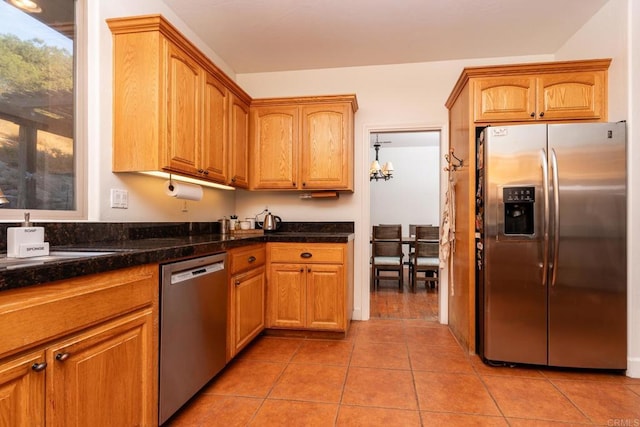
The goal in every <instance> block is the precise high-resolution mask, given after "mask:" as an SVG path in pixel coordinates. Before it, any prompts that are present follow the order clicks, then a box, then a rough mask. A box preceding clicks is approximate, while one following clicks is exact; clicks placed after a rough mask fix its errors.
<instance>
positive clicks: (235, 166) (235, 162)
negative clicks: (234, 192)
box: [228, 94, 249, 188]
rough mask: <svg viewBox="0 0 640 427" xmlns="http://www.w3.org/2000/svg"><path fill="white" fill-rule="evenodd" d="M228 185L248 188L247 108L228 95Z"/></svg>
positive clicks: (234, 97)
mask: <svg viewBox="0 0 640 427" xmlns="http://www.w3.org/2000/svg"><path fill="white" fill-rule="evenodd" d="M229 98H230V101H229V105H230V114H229V115H230V125H229V132H230V137H229V151H230V155H229V157H230V160H229V167H230V170H229V182H228V183H229V184H230V185H232V186H234V187H238V188H249V106H248V105H247V104H246V103H245V102H243V101H242V100H240V99H239V98H238V97H236V96H235V95H233V94H230V97H229Z"/></svg>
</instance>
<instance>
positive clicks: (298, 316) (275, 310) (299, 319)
mask: <svg viewBox="0 0 640 427" xmlns="http://www.w3.org/2000/svg"><path fill="white" fill-rule="evenodd" d="M267 294H268V298H269V311H268V313H267V315H268V321H267V326H269V327H286V328H303V327H304V326H305V311H306V305H305V301H306V284H305V268H304V265H302V264H271V267H270V270H269V288H268V292H267Z"/></svg>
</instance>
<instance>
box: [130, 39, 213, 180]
mask: <svg viewBox="0 0 640 427" xmlns="http://www.w3.org/2000/svg"><path fill="white" fill-rule="evenodd" d="M167 50H168V55H167V58H166V70H167V140H166V144H167V145H166V147H165V149H164V150H163V151H164V152H166V153H168V154H169V158H168V159H166V160H165V161H164V162H163V163H165V165H164V168H167V169H172V170H176V171H184V172H188V173H195V172H196V171H197V165H198V160H199V156H200V153H199V150H200V147H201V144H202V135H201V132H200V120H201V111H202V87H201V85H202V78H203V70H202V69H201V68H200V67H199V66H198V64H197V63H196V62H195V61H194V60H193V59H191V58H189V56H188V55H186V54H185V53H184V52H182V51H181V50H180V49H178V48H177V47H175V46H174V45H172V44H170V43H169V44H168V46H167ZM139 155H144V153H139Z"/></svg>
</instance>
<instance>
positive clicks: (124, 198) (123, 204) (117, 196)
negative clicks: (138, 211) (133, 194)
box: [111, 188, 129, 209]
mask: <svg viewBox="0 0 640 427" xmlns="http://www.w3.org/2000/svg"><path fill="white" fill-rule="evenodd" d="M111 207H112V208H114V209H127V208H128V207H129V192H128V191H127V190H120V189H117V188H112V189H111Z"/></svg>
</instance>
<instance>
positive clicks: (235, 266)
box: [228, 244, 267, 275]
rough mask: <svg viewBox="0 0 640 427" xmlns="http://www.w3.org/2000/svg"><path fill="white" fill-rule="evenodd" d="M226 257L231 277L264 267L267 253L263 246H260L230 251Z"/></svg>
mask: <svg viewBox="0 0 640 427" xmlns="http://www.w3.org/2000/svg"><path fill="white" fill-rule="evenodd" d="M228 256H229V273H230V274H231V275H233V274H236V273H238V272H240V271H244V270H248V269H250V268H255V267H259V266H261V265H264V263H265V260H266V258H267V253H266V249H265V245H264V244H260V245H253V246H249V247H246V248H240V249H234V250H231V251H229V252H228Z"/></svg>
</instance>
